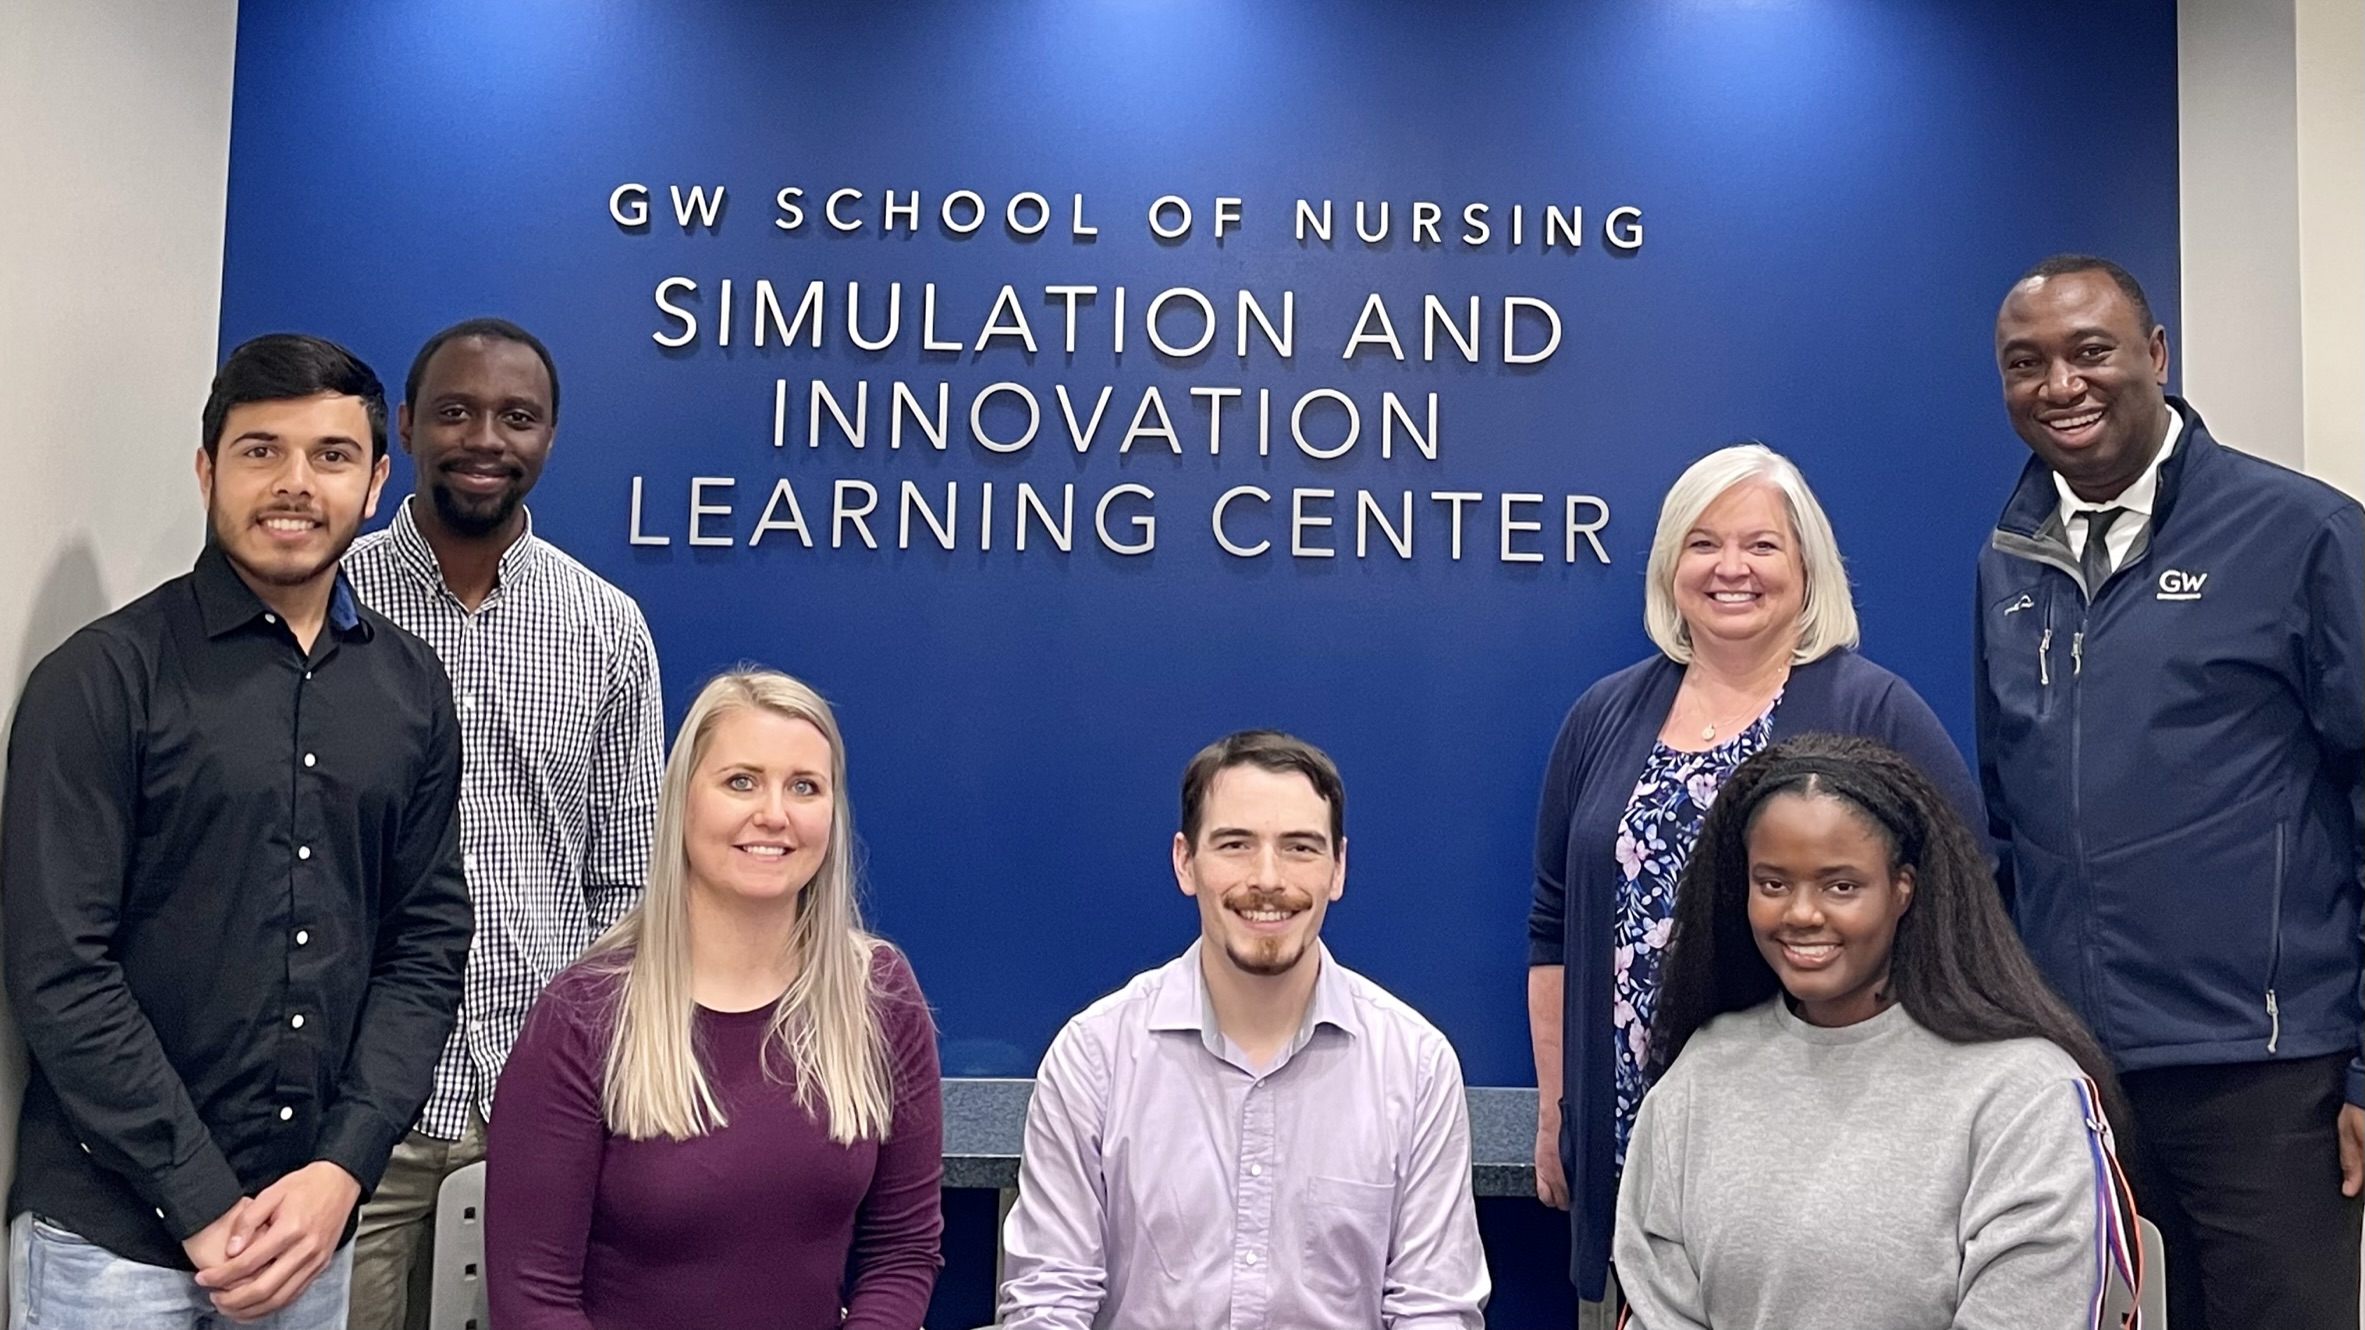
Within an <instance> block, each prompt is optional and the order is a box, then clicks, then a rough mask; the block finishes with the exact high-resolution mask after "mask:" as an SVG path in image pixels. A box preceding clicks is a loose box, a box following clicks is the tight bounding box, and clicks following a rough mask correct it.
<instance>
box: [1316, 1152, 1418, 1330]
mask: <svg viewBox="0 0 2365 1330" xmlns="http://www.w3.org/2000/svg"><path fill="white" fill-rule="evenodd" d="M1298 1214H1299V1223H1300V1224H1301V1225H1302V1226H1303V1232H1302V1235H1301V1238H1300V1242H1301V1250H1300V1252H1299V1260H1300V1262H1301V1267H1300V1268H1301V1269H1302V1270H1303V1271H1304V1273H1305V1279H1306V1285H1307V1287H1308V1288H1309V1289H1312V1290H1314V1291H1315V1292H1316V1293H1317V1294H1319V1295H1320V1297H1321V1299H1322V1301H1323V1302H1324V1303H1325V1304H1326V1305H1331V1306H1340V1307H1362V1308H1364V1309H1365V1311H1366V1312H1367V1313H1368V1315H1367V1316H1365V1317H1363V1318H1361V1319H1362V1320H1363V1321H1364V1322H1365V1323H1368V1324H1374V1325H1376V1324H1378V1322H1379V1311H1380V1291H1381V1289H1382V1288H1383V1287H1384V1286H1385V1284H1386V1280H1387V1273H1388V1248H1389V1247H1390V1245H1391V1244H1392V1242H1393V1239H1394V1235H1395V1231H1396V1188H1395V1187H1393V1186H1391V1185H1389V1184H1387V1183H1375V1182H1356V1181H1353V1180H1350V1179H1347V1178H1325V1177H1316V1178H1309V1179H1307V1181H1306V1186H1305V1191H1304V1192H1303V1193H1302V1197H1301V1200H1300V1203H1299V1212H1298Z"/></svg>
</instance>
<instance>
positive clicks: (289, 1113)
mask: <svg viewBox="0 0 2365 1330" xmlns="http://www.w3.org/2000/svg"><path fill="white" fill-rule="evenodd" d="M295 1115H296V1111H295V1110H294V1109H292V1108H282V1109H280V1110H279V1120H280V1121H281V1122H286V1121H288V1120H290V1119H292V1118H293V1117H295Z"/></svg>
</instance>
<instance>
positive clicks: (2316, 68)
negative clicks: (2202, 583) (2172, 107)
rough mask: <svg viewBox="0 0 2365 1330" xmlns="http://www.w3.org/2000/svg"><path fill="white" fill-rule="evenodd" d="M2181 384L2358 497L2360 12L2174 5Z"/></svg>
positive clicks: (2267, 445)
mask: <svg viewBox="0 0 2365 1330" xmlns="http://www.w3.org/2000/svg"><path fill="white" fill-rule="evenodd" d="M2177 84H2178V102H2179V114H2178V124H2179V134H2180V138H2181V159H2182V160H2181V165H2182V199H2181V208H2180V212H2181V221H2182V230H2183V249H2184V255H2183V268H2184V272H2183V287H2184V319H2183V325H2184V326H2183V346H2182V347H2181V348H2179V350H2180V351H2181V354H2182V364H2183V379H2184V392H2185V395H2186V396H2187V397H2189V398H2190V399H2192V402H2193V404H2194V405H2195V406H2197V407H2198V408H2200V410H2201V413H2202V414H2203V415H2204V416H2206V417H2207V418H2208V420H2209V426H2210V430H2211V432H2212V433H2214V434H2216V435H2217V436H2218V437H2219V438H2221V439H2223V440H2225V441H2227V442H2230V443H2233V444H2235V445H2237V446H2239V447H2242V448H2244V449H2247V450H2249V451H2251V452H2254V453H2257V454H2259V455H2260V456H2263V457H2270V458H2273V459H2274V460H2275V461H2278V462H2281V463H2283V464H2284V465H2286V466H2291V467H2297V468H2300V469H2303V470H2306V471H2309V472H2311V473H2312V474H2315V475H2317V476H2320V477H2322V478H2324V479H2326V480H2329V481H2331V482H2332V483H2334V484H2337V485H2341V486H2342V487H2344V488H2346V489H2347V490H2348V491H2349V492H2350V493H2352V494H2357V495H2360V496H2365V227H2361V226H2359V225H2358V220H2357V219H2358V218H2359V217H2360V216H2365V6H2360V5H2359V4H2358V3H2357V0H2180V3H2179V4H2178V5H2177Z"/></svg>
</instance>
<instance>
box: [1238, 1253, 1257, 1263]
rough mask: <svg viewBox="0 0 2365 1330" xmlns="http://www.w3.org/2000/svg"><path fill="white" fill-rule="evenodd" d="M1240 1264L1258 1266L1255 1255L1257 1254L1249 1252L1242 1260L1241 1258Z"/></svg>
mask: <svg viewBox="0 0 2365 1330" xmlns="http://www.w3.org/2000/svg"><path fill="white" fill-rule="evenodd" d="M1240 1264H1242V1265H1255V1264H1256V1253H1255V1252H1248V1253H1246V1254H1244V1255H1242V1256H1241V1258H1240Z"/></svg>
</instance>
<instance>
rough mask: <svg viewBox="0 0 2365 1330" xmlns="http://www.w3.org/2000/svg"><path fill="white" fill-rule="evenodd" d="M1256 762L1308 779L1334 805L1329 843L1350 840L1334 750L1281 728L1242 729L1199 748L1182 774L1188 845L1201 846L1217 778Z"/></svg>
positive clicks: (1343, 784)
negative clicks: (1203, 823) (1209, 795)
mask: <svg viewBox="0 0 2365 1330" xmlns="http://www.w3.org/2000/svg"><path fill="white" fill-rule="evenodd" d="M1240 766H1252V767H1257V768H1260V769H1262V770H1265V771H1272V772H1281V773H1286V772H1291V771H1294V772H1296V773H1297V774H1299V775H1301V776H1303V777H1305V778H1306V780H1307V782H1308V783H1309V784H1311V785H1312V786H1313V787H1314V793H1316V794H1318V795H1320V796H1322V800H1323V802H1325V803H1327V804H1329V805H1330V847H1331V849H1332V850H1333V851H1334V852H1335V851H1336V850H1337V849H1338V847H1339V846H1341V845H1344V844H1345V843H1346V837H1347V786H1346V782H1344V781H1342V780H1340V779H1339V768H1338V763H1336V762H1333V761H1331V760H1330V754H1328V753H1325V752H1323V751H1322V750H1321V749H1319V748H1316V747H1315V746H1314V745H1312V744H1310V743H1307V742H1306V741H1305V740H1303V739H1300V738H1297V737H1295V736H1294V735H1288V734H1283V733H1282V732H1281V731H1279V730H1241V731H1238V732H1237V733H1233V734H1227V735H1225V736H1224V737H1223V738H1221V739H1218V740H1216V741H1215V742H1214V743H1211V744H1209V745H1207V746H1206V747H1205V748H1202V749H1200V750H1199V752H1198V755H1197V756H1195V757H1193V758H1192V759H1191V762H1190V765H1189V766H1186V767H1184V768H1183V776H1182V836H1183V843H1184V844H1186V845H1189V846H1191V847H1192V848H1193V849H1196V848H1197V847H1198V844H1199V819H1200V816H1201V814H1203V813H1204V812H1205V811H1206V808H1207V791H1208V789H1209V788H1210V787H1212V786H1213V785H1214V784H1215V778H1216V777H1217V776H1220V775H1222V774H1223V773H1224V772H1226V771H1228V770H1230V769H1231V768H1233V767H1240Z"/></svg>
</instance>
